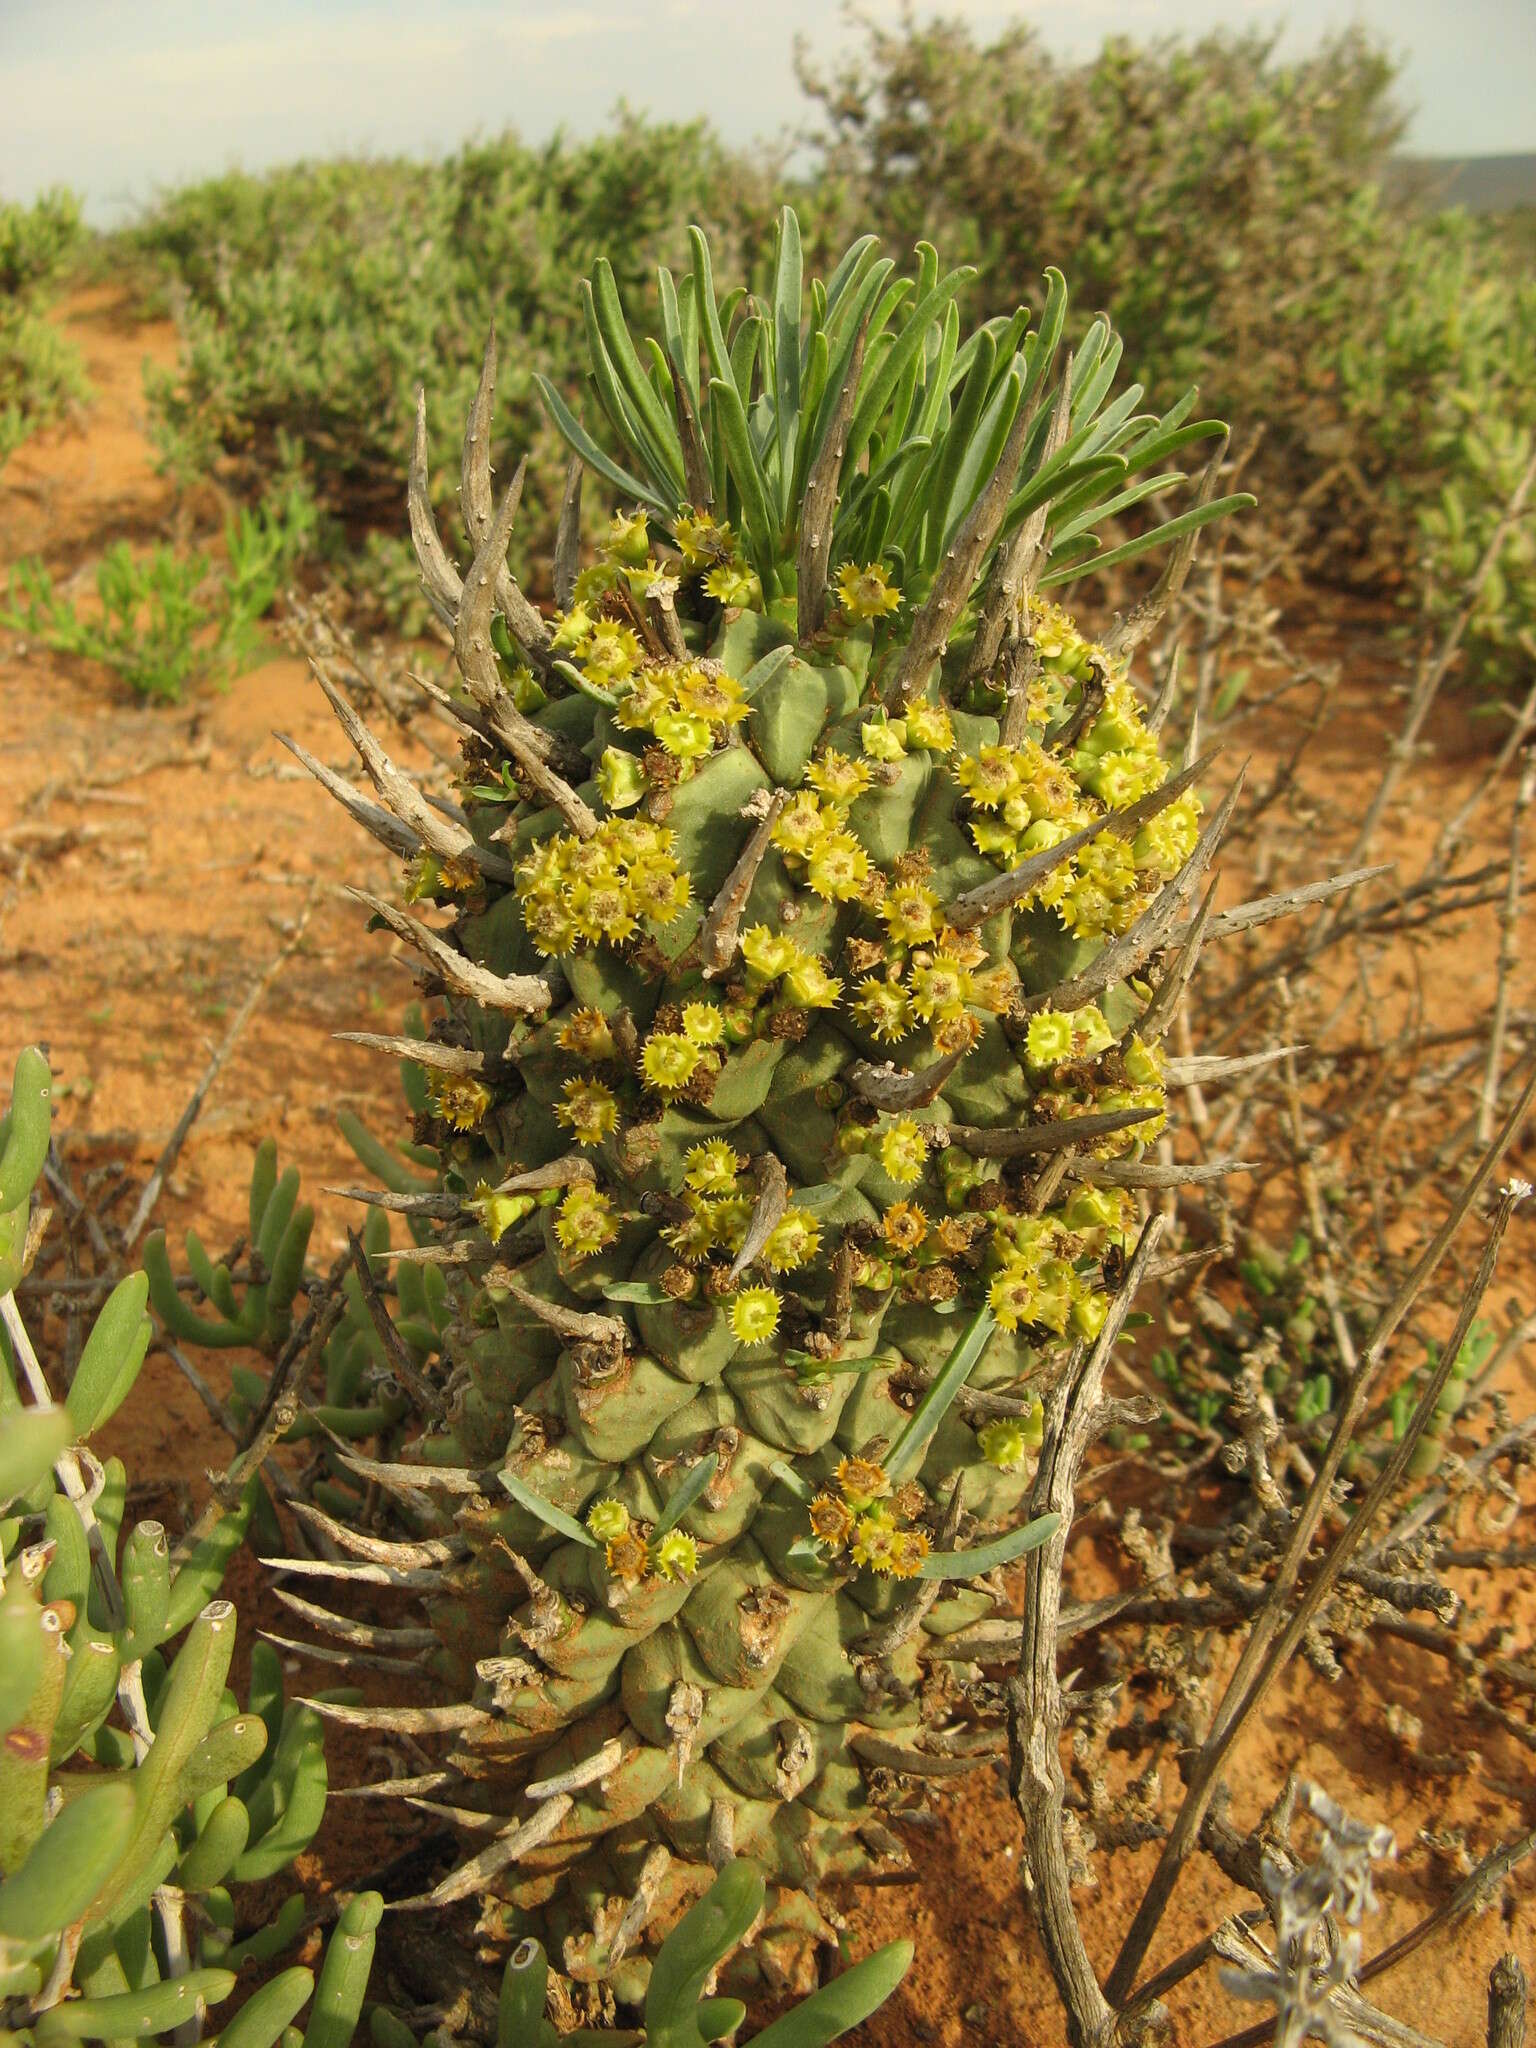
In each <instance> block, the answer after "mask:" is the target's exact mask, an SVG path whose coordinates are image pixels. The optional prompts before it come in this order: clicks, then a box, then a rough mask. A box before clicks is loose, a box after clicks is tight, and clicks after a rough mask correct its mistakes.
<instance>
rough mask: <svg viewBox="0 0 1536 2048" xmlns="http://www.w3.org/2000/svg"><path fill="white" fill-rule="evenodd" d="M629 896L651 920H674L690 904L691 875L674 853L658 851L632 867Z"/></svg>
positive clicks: (664, 921)
mask: <svg viewBox="0 0 1536 2048" xmlns="http://www.w3.org/2000/svg"><path fill="white" fill-rule="evenodd" d="M629 900H630V902H631V903H632V904H633V905H634V907H635V911H636V913H637V914H638V915H639V916H641V917H643V918H645V919H646V920H647V922H648V923H650V924H671V923H673V922H674V920H675V919H677V918H679V917H681V916H682V914H683V912H684V911H685V910H686V909H687V908H688V877H687V876H686V875H682V874H679V873H678V871H677V863H676V861H675V860H674V859H673V858H672V856H671V855H670V854H667V855H664V856H663V855H660V854H658V855H655V856H653V857H652V858H651V859H649V860H644V861H641V862H639V863H637V865H636V866H634V867H633V868H631V869H630V871H629Z"/></svg>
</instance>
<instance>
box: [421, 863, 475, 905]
mask: <svg viewBox="0 0 1536 2048" xmlns="http://www.w3.org/2000/svg"><path fill="white" fill-rule="evenodd" d="M479 886H480V870H479V869H478V868H477V867H476V866H475V864H474V862H473V861H472V860H465V859H463V858H461V857H460V856H458V855H455V854H437V853H422V854H418V856H417V857H416V859H415V860H414V861H412V862H411V864H410V866H409V867H408V868H407V870H406V881H405V900H406V902H407V903H419V902H421V900H422V898H423V897H426V896H467V895H468V894H469V893H470V891H471V890H473V889H477V888H478V887H479Z"/></svg>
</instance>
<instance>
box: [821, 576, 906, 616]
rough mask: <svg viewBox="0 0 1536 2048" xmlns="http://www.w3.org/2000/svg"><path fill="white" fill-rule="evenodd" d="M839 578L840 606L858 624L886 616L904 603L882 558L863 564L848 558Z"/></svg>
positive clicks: (843, 612)
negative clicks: (886, 570) (849, 560)
mask: <svg viewBox="0 0 1536 2048" xmlns="http://www.w3.org/2000/svg"><path fill="white" fill-rule="evenodd" d="M836 582H837V602H838V606H839V608H840V609H841V611H842V614H843V617H844V618H845V619H851V620H852V621H853V623H854V624H855V625H863V624H864V623H866V622H867V621H868V620H870V619H883V618H885V617H887V616H888V615H889V614H890V613H891V612H894V611H895V610H897V609H898V607H899V606H900V604H901V592H900V591H899V590H898V589H897V588H896V586H895V584H894V583H892V581H891V579H890V577H889V576H887V575H886V573H885V566H884V564H883V563H881V562H866V563H865V564H864V566H863V567H862V568H861V567H860V566H859V564H858V563H857V562H844V563H843V565H842V567H841V568H840V569H839V570H838V572H837V579H836Z"/></svg>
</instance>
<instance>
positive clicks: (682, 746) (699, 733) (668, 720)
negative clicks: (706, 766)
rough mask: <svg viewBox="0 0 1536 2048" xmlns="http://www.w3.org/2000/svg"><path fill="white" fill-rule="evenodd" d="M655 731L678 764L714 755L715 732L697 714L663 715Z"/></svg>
mask: <svg viewBox="0 0 1536 2048" xmlns="http://www.w3.org/2000/svg"><path fill="white" fill-rule="evenodd" d="M651 730H652V732H653V733H655V735H656V737H657V739H659V740H660V741H661V744H662V745H663V746H664V747H665V748H666V750H667V752H668V753H669V754H670V755H671V756H672V757H673V759H674V760H676V761H701V760H703V758H704V756H705V755H706V754H709V753H712V752H713V751H714V745H715V729H714V727H713V726H712V725H711V724H710V722H709V720H708V719H707V718H702V717H700V716H699V715H698V713H697V712H693V711H660V712H658V713H657V715H656V716H655V718H653V719H652V720H651Z"/></svg>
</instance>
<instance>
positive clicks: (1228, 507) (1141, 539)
mask: <svg viewBox="0 0 1536 2048" xmlns="http://www.w3.org/2000/svg"><path fill="white" fill-rule="evenodd" d="M1258 502H1259V501H1258V499H1257V498H1256V497H1254V495H1253V493H1252V492H1251V491H1234V492H1233V494H1232V495H1231V497H1228V498H1213V499H1212V500H1211V502H1210V504H1208V505H1192V506H1191V507H1190V509H1189V510H1188V511H1187V512H1181V513H1180V514H1179V515H1178V517H1177V518H1176V519H1169V520H1167V521H1165V522H1164V524H1163V525H1161V526H1157V527H1154V528H1153V529H1152V531H1151V532H1150V533H1139V534H1137V536H1136V538H1135V539H1134V540H1128V541H1125V542H1124V543H1122V545H1121V546H1119V547H1117V548H1111V549H1110V551H1109V553H1108V554H1107V555H1096V556H1095V557H1094V560H1093V563H1092V567H1093V568H1094V570H1095V571H1097V570H1099V569H1112V568H1113V567H1114V566H1115V565H1116V563H1118V562H1134V561H1135V559H1136V557H1137V556H1138V555H1144V554H1146V553H1147V552H1148V551H1149V550H1150V549H1152V548H1161V547H1166V546H1167V545H1168V544H1169V543H1170V542H1171V541H1176V540H1182V539H1183V537H1184V536H1185V534H1188V533H1198V532H1199V531H1200V529H1201V527H1203V526H1209V525H1210V524H1211V521H1212V520H1213V519H1225V518H1226V516H1227V514H1228V513H1229V512H1242V511H1246V510H1247V508H1248V507H1249V506H1250V505H1256V504H1257V503H1258ZM1086 573H1087V570H1086V567H1085V566H1077V565H1074V566H1073V567H1072V568H1069V569H1052V570H1050V571H1048V572H1047V574H1046V575H1044V576H1042V577H1041V579H1040V588H1041V589H1042V590H1044V589H1046V588H1047V587H1048V586H1049V585H1050V584H1053V583H1070V582H1072V581H1073V580H1074V578H1076V577H1078V576H1081V575H1085V574H1086Z"/></svg>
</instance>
